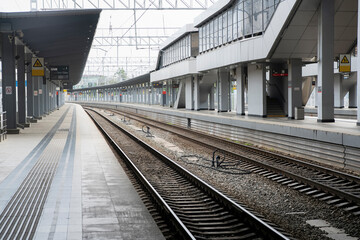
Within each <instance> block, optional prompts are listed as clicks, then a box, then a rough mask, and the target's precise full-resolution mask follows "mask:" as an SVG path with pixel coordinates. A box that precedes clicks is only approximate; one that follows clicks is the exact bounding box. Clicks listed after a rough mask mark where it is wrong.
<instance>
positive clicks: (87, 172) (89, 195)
mask: <svg viewBox="0 0 360 240" xmlns="http://www.w3.org/2000/svg"><path fill="white" fill-rule="evenodd" d="M40 161H43V162H44V163H47V162H50V161H52V162H53V163H55V165H52V166H55V167H54V173H53V175H52V181H51V185H49V189H48V192H47V195H45V197H44V200H43V201H44V204H43V206H42V208H39V209H40V210H38V224H37V226H36V227H35V229H34V231H35V232H34V238H35V239H164V237H163V235H162V233H161V232H160V230H159V229H158V227H157V225H156V223H155V222H154V220H153V219H152V217H151V215H150V214H149V212H148V210H147V209H146V207H145V206H144V204H143V203H142V201H141V199H140V198H139V196H138V194H137V193H136V191H135V189H134V188H133V186H132V184H131V182H130V181H129V179H128V178H127V176H126V174H125V173H124V171H123V169H122V168H121V166H120V164H119V163H118V161H117V159H116V157H115V156H114V154H113V153H112V151H111V149H110V148H109V146H108V145H107V143H106V141H105V140H104V138H103V137H102V135H101V134H100V132H99V131H98V130H97V128H96V127H95V125H94V124H93V123H92V121H91V120H90V118H89V117H88V116H87V114H86V113H85V112H84V111H83V109H82V108H81V107H80V106H79V105H76V104H66V105H65V106H63V107H62V108H60V110H58V111H54V112H53V113H51V114H50V115H48V116H47V117H46V118H43V119H42V120H40V121H38V122H37V123H33V124H31V127H30V128H26V129H21V130H20V134H19V135H8V139H7V140H5V141H2V142H1V143H0V213H2V212H3V211H4V209H6V206H8V205H9V204H10V200H11V199H12V198H13V196H14V194H18V193H17V191H18V190H19V187H20V186H22V188H24V185H23V184H24V182H25V181H26V180H27V179H30V178H31V177H32V176H30V175H31V174H30V173H33V171H34V169H35V168H37V167H38V165H39V162H40ZM47 171H49V170H47ZM36 173H37V174H38V175H40V174H41V171H38V170H36ZM34 176H36V174H34ZM29 188H30V187H29ZM38 201H40V199H38ZM29 211H30V212H34V211H35V210H32V209H30V210H29ZM36 211H37V210H36ZM24 214H25V215H26V216H28V215H29V214H30V213H29V212H27V213H26V212H24ZM11 216H12V214H9V216H5V217H3V219H0V223H1V221H6V220H7V218H10V217H11ZM33 218H36V216H33ZM20 219H25V217H21V218H20ZM35 220H36V219H35ZM24 221H25V220H24ZM1 225H2V224H0V226H1Z"/></svg>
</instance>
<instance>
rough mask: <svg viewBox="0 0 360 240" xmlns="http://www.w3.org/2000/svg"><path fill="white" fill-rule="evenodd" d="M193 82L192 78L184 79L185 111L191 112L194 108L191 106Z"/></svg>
mask: <svg viewBox="0 0 360 240" xmlns="http://www.w3.org/2000/svg"><path fill="white" fill-rule="evenodd" d="M193 92H194V90H193V80H192V76H190V77H187V78H186V79H185V108H186V109H187V110H193V109H194V106H193V101H194V98H193V97H194V96H193Z"/></svg>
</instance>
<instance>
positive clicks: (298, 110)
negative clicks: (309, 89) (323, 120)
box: [295, 107, 304, 120]
mask: <svg viewBox="0 0 360 240" xmlns="http://www.w3.org/2000/svg"><path fill="white" fill-rule="evenodd" d="M295 119H296V120H304V108H303V107H295Z"/></svg>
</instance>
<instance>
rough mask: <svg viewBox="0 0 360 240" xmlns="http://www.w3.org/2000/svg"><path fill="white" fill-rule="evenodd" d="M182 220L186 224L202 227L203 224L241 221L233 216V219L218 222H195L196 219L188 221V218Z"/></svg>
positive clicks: (223, 223) (212, 224)
mask: <svg viewBox="0 0 360 240" xmlns="http://www.w3.org/2000/svg"><path fill="white" fill-rule="evenodd" d="M182 222H183V223H184V224H186V225H190V226H197V227H201V226H221V225H230V224H233V223H237V222H239V220H238V219H236V218H233V219H229V220H226V221H218V222H197V221H195V222H194V221H187V220H183V221H182Z"/></svg>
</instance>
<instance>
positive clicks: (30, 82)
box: [26, 53, 34, 117]
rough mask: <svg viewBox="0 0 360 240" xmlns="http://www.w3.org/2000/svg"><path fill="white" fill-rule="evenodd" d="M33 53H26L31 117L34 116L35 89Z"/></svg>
mask: <svg viewBox="0 0 360 240" xmlns="http://www.w3.org/2000/svg"><path fill="white" fill-rule="evenodd" d="M31 58H32V54H31V53H26V62H27V63H28V64H27V69H26V92H27V115H28V116H29V117H32V116H34V89H33V81H34V80H33V77H32V73H31Z"/></svg>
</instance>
